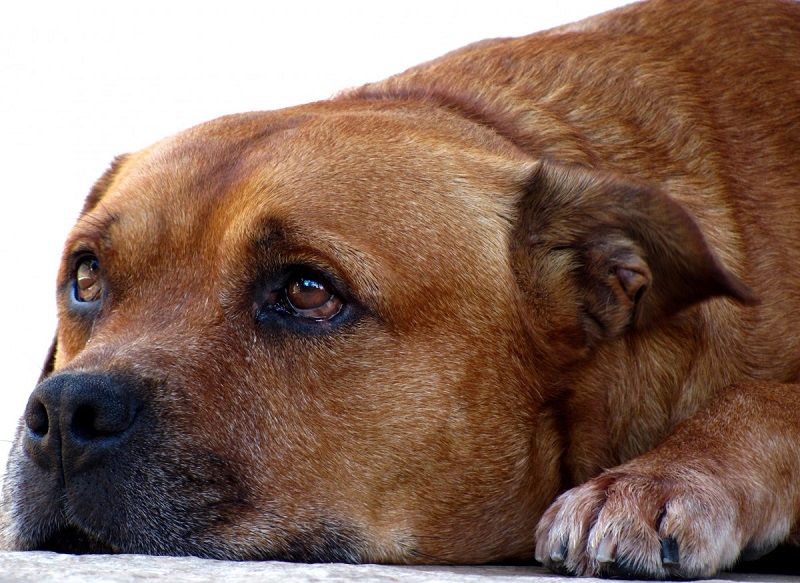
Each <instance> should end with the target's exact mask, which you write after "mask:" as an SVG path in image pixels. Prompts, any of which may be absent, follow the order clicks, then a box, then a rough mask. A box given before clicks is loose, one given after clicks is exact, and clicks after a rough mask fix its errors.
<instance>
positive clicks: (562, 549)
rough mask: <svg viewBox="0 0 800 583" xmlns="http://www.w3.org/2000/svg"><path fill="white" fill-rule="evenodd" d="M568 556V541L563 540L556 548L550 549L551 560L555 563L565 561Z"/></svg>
mask: <svg viewBox="0 0 800 583" xmlns="http://www.w3.org/2000/svg"><path fill="white" fill-rule="evenodd" d="M566 558H567V543H566V542H564V541H561V544H560V545H558V547H556V548H555V549H553V550H552V551H550V560H551V561H552V562H554V563H563V562H564V561H565V560H566Z"/></svg>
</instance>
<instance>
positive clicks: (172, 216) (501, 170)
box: [81, 108, 517, 265]
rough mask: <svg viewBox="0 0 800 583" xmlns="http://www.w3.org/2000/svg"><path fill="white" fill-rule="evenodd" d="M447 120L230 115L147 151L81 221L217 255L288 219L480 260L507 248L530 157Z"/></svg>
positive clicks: (321, 240) (288, 225) (354, 237)
mask: <svg viewBox="0 0 800 583" xmlns="http://www.w3.org/2000/svg"><path fill="white" fill-rule="evenodd" d="M440 118H442V119H440ZM444 118H446V114H442V113H439V112H436V111H426V112H424V115H422V116H421V115H420V112H418V111H407V110H404V109H402V108H395V109H391V110H382V111H381V110H379V111H372V110H363V109H356V110H354V111H345V112H326V111H322V112H310V113H309V112H304V111H303V110H298V111H296V112H292V113H290V114H283V115H276V114H246V115H241V116H233V117H229V118H222V119H220V120H216V121H214V122H209V123H207V124H203V125H201V126H198V127H196V128H193V129H191V130H188V131H186V132H184V133H182V134H179V135H178V136H175V137H173V138H169V139H167V140H165V141H163V142H161V143H159V144H156V145H155V146H153V147H152V148H150V149H148V150H145V151H143V152H141V153H139V154H136V155H134V156H133V157H132V159H130V160H129V161H127V162H126V163H124V164H123V165H122V167H121V168H120V170H119V172H118V174H117V176H116V177H115V178H114V179H113V183H112V185H111V187H110V188H109V189H108V192H107V193H106V194H105V195H104V196H103V197H102V199H101V200H100V201H99V203H98V204H96V205H95V206H94V208H91V209H88V210H89V213H88V215H87V216H86V217H84V220H83V221H81V223H83V224H84V225H85V226H86V227H87V228H89V229H91V228H93V227H92V225H97V224H102V223H103V222H107V223H108V224H109V233H110V235H109V236H110V237H111V238H113V239H115V240H116V241H117V242H116V246H117V247H118V248H119V245H139V246H141V245H144V244H145V243H143V242H147V243H146V244H147V245H149V246H150V247H153V246H154V245H156V246H157V247H158V249H159V250H160V252H164V251H169V252H170V253H172V254H175V255H177V254H181V253H183V254H185V253H186V252H187V241H191V242H192V244H191V247H192V248H191V249H190V251H191V253H192V254H194V255H206V254H212V255H215V254H217V253H219V250H220V249H221V248H227V247H229V246H235V245H238V244H244V243H245V242H246V241H248V240H252V239H253V238H254V237H262V238H263V237H264V236H265V231H268V230H269V229H272V228H278V227H276V226H280V229H281V230H282V231H283V232H284V233H287V232H288V236H294V237H295V238H305V239H307V240H308V241H307V242H308V244H309V245H310V246H314V245H317V246H326V245H327V246H328V247H332V246H333V244H334V242H336V241H339V242H340V244H341V245H343V246H347V247H348V248H350V249H352V250H355V251H357V254H360V255H362V256H365V257H367V256H369V257H374V258H380V257H384V258H388V259H391V260H392V262H393V263H395V264H397V263H398V261H400V260H401V259H402V258H403V257H406V258H407V260H408V262H409V263H410V264H415V265H416V264H419V263H420V262H426V261H429V262H430V261H436V257H437V256H439V257H440V256H441V255H442V254H446V255H449V256H450V259H451V260H454V259H457V258H458V256H459V255H460V253H461V252H460V249H462V248H463V249H464V252H468V253H469V254H473V255H474V247H475V245H474V243H473V242H474V241H475V240H480V241H481V246H482V247H484V248H486V249H487V250H488V251H489V252H492V251H494V252H495V254H496V253H498V252H501V250H500V246H501V245H502V242H501V240H500V238H499V235H501V234H502V232H503V231H504V229H505V227H506V225H505V222H504V220H503V218H502V217H503V216H508V209H509V206H510V204H511V202H510V198H511V197H510V196H508V195H509V193H510V192H511V191H512V190H513V189H514V188H516V184H512V183H513V178H512V173H511V172H509V168H510V167H511V166H513V165H514V164H516V162H517V161H515V160H511V159H510V157H509V156H507V155H506V153H505V152H498V151H492V150H491V149H489V148H487V147H486V144H485V141H486V139H487V138H486V136H482V135H477V136H476V135H473V132H474V131H475V130H473V129H472V128H461V127H459V126H458V125H456V126H454V127H451V125H450V124H449V123H445V122H449V120H448V119H444ZM481 140H483V142H482V141H481ZM315 239H316V240H315ZM123 241H124V242H125V243H122V242H123ZM492 247H496V249H494V250H492ZM120 251H123V250H121V249H120ZM123 252H127V253H131V254H139V255H141V253H142V251H141V250H137V249H133V248H131V249H128V250H124V251H123ZM332 253H336V251H335V250H332ZM343 253H344V252H343ZM345 254H346V253H345ZM351 255H352V253H351ZM465 261H469V259H465Z"/></svg>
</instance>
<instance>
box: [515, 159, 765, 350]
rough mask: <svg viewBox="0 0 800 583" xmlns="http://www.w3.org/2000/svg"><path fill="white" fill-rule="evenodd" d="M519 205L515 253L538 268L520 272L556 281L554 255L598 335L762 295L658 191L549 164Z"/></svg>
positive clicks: (606, 336)
mask: <svg viewBox="0 0 800 583" xmlns="http://www.w3.org/2000/svg"><path fill="white" fill-rule="evenodd" d="M518 211H519V213H518V217H519V218H518V223H517V225H516V230H515V233H514V236H513V244H512V245H513V247H514V249H513V251H514V256H515V257H516V258H518V259H517V260H522V261H529V262H530V261H533V262H536V263H537V265H538V267H536V268H532V267H531V266H530V265H529V266H528V267H524V266H523V267H520V268H519V269H518V271H519V272H520V273H522V274H528V279H530V278H536V277H537V274H543V273H549V274H551V275H549V276H548V277H549V279H550V280H551V281H552V280H553V277H552V272H553V271H554V268H552V265H554V262H555V261H557V262H558V263H559V265H561V266H562V267H561V270H562V271H565V270H568V271H569V273H568V274H567V276H568V277H569V278H570V284H569V285H570V286H572V287H574V288H577V292H576V293H575V298H576V301H577V303H578V305H576V306H575V308H574V309H575V310H577V311H579V313H580V314H582V317H583V318H584V319H585V323H584V328H585V329H586V332H587V333H588V334H589V336H590V337H595V338H597V339H610V338H613V337H616V336H619V335H620V334H622V333H623V332H624V331H625V330H627V329H630V328H636V327H642V326H647V325H650V324H653V323H654V322H657V321H659V320H661V319H663V318H665V317H669V316H670V315H672V314H674V313H676V312H678V311H680V310H682V309H684V308H686V307H688V306H690V305H693V304H696V303H698V302H701V301H704V300H707V299H709V298H711V297H715V296H727V297H730V298H733V299H734V300H736V301H738V302H740V303H743V304H750V303H753V302H755V301H756V296H755V294H754V293H753V292H752V291H751V290H750V288H748V287H747V286H746V285H745V284H744V283H742V281H741V280H739V278H738V277H737V276H736V275H734V274H733V273H732V272H731V271H730V270H728V269H727V268H726V267H725V266H724V265H723V264H722V262H721V261H720V259H719V258H718V257H717V255H716V253H715V252H714V251H713V250H712V249H711V247H710V246H709V244H708V242H707V240H706V238H705V237H704V235H703V233H702V231H701V229H700V227H699V225H698V224H697V222H696V221H695V220H694V219H693V218H692V216H691V215H690V214H689V213H688V212H687V211H686V210H685V209H684V208H683V207H682V206H681V205H680V204H679V203H677V202H676V201H675V200H674V199H672V198H671V197H670V196H668V195H667V194H666V193H664V192H662V191H660V190H658V189H656V188H652V187H648V186H643V185H638V184H633V183H630V182H628V181H625V180H622V179H619V178H615V177H612V176H608V175H604V174H602V173H599V172H595V171H592V170H589V169H585V168H579V167H565V166H560V165H557V164H553V163H550V162H547V161H543V162H540V163H538V164H537V166H536V167H535V170H534V172H533V174H532V176H531V178H530V181H529V183H528V190H527V192H526V193H525V195H524V196H523V197H522V198H521V199H520V202H519V208H518ZM548 264H549V265H551V268H550V269H547V268H545V267H543V266H546V265H548ZM525 285H526V287H528V288H532V287H533V288H536V287H537V286H542V285H544V286H547V285H549V284H548V283H547V282H546V281H544V280H542V281H540V282H538V283H537V282H536V281H527V282H525ZM561 288H562V289H563V288H564V284H563V283H562V284H561ZM547 295H548V294H547V292H546V291H545V290H542V291H540V292H539V296H540V297H547Z"/></svg>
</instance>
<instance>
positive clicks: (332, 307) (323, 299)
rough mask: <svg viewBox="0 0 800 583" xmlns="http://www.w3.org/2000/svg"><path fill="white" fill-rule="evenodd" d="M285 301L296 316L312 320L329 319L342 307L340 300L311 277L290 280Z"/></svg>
mask: <svg viewBox="0 0 800 583" xmlns="http://www.w3.org/2000/svg"><path fill="white" fill-rule="evenodd" d="M286 301H287V302H288V304H289V306H290V307H291V309H292V311H294V312H295V313H296V314H297V315H298V316H302V317H304V318H311V319H313V320H330V319H331V318H333V317H334V316H335V315H336V314H338V313H339V312H340V311H341V309H342V300H340V299H339V298H338V297H337V296H336V295H335V294H334V293H333V292H331V291H330V290H329V289H328V288H327V287H326V286H325V284H323V283H321V282H319V281H317V280H316V279H314V278H312V277H297V278H295V279H292V280H290V281H289V284H288V285H287V286H286Z"/></svg>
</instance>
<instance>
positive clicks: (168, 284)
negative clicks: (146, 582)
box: [1, 0, 800, 577]
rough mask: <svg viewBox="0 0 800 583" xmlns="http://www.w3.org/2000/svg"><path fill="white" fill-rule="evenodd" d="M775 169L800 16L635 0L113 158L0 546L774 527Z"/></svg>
mask: <svg viewBox="0 0 800 583" xmlns="http://www.w3.org/2000/svg"><path fill="white" fill-rule="evenodd" d="M798 151H800V6H798V4H797V3H794V2H788V1H781V0H769V1H767V0H759V1H754V0H738V1H737V2H735V3H732V2H728V1H727V0H706V1H703V2H693V1H692V2H690V1H666V0H654V1H651V2H646V3H642V4H635V5H632V6H629V7H625V8H622V9H620V10H617V11H614V12H611V13H608V14H605V15H600V16H598V17H595V18H593V19H590V20H587V21H584V22H581V23H577V24H574V25H570V26H566V27H562V28H559V29H555V30H552V31H548V32H545V33H540V34H537V35H533V36H530V37H525V38H520V39H510V40H496V41H486V42H482V43H478V44H476V45H473V46H470V47H466V48H464V49H461V50H458V51H456V52H454V53H452V54H450V55H447V56H445V57H443V58H441V59H438V60H435V61H432V62H430V63H426V64H423V65H421V66H419V67H416V68H414V69H411V70H409V71H406V72H405V73H402V74H400V75H397V76H395V77H392V78H390V79H387V80H385V81H383V82H380V83H376V84H372V85H368V86H365V87H361V88H358V89H353V90H349V91H345V92H343V93H342V94H340V95H338V96H337V97H336V98H334V99H332V100H329V101H325V102H319V103H314V104H309V105H305V106H300V107H297V108H292V109H287V110H283V111H277V112H267V113H250V114H243V115H236V116H229V117H225V118H221V119H218V120H215V121H212V122H208V123H206V124H203V125H200V126H198V127H195V128H192V129H190V130H187V131H186V132H183V133H181V134H179V135H177V136H175V137H172V138H168V139H166V140H164V141H162V142H159V143H158V144H155V145H154V146H152V147H150V148H148V149H146V150H144V151H142V152H139V153H136V154H132V155H126V156H124V157H120V158H118V159H117V160H116V161H115V163H114V165H113V167H112V169H111V170H110V171H109V172H108V173H107V174H106V175H105V176H104V177H103V178H102V179H101V180H100V181H99V182H98V183H97V184H96V186H95V188H94V189H93V190H92V193H91V194H90V196H89V198H88V199H87V202H86V205H85V207H84V211H83V214H82V216H81V218H80V219H79V221H78V223H77V225H76V226H75V228H74V230H73V232H72V233H71V234H70V236H69V238H68V240H67V243H66V246H65V251H64V259H63V262H62V267H61V270H60V272H59V276H58V289H59V294H58V301H59V328H58V333H57V341H56V344H55V345H54V348H53V350H54V352H53V358H49V359H48V364H47V367H46V370H45V372H44V374H43V375H42V379H41V383H40V384H39V386H38V387H37V389H36V391H35V392H34V394H33V395H32V397H31V401H30V402H29V405H28V408H27V410H26V413H25V416H24V417H23V421H22V422H21V424H20V428H19V432H18V435H17V439H16V442H15V445H14V449H13V451H12V455H11V458H10V463H9V470H8V474H7V480H6V482H5V488H4V495H3V502H2V515H3V516H4V521H5V525H4V527H3V530H2V539H1V540H2V541H3V542H4V544H5V546H7V547H9V548H15V549H40V548H46V549H54V550H62V551H64V550H65V551H72V552H140V553H157V554H177V555H181V554H193V555H200V556H208V557H218V558H232V559H269V558H278V559H288V560H311V561H316V560H320V561H327V560H334V561H354V562H358V561H377V562H397V563H431V562H458V563H481V562H491V561H503V560H530V559H533V558H534V557H535V558H537V559H538V560H540V561H542V562H543V563H544V564H545V565H546V566H548V567H550V568H552V569H554V570H556V571H559V572H563V573H571V574H578V575H599V576H615V575H625V576H637V577H702V576H709V575H712V574H713V573H715V572H717V571H718V570H720V569H725V568H728V567H730V566H731V565H733V564H734V563H736V561H737V560H739V559H740V558H748V557H752V556H754V555H756V554H760V553H762V552H765V551H768V550H770V549H772V548H773V547H775V546H776V545H777V544H779V543H789V544H795V543H797V542H798V540H800V539H798V534H799V533H798V524H799V522H798V521H799V520H800V441H798V439H797V436H798V435H800V415H798V414H797V411H798V410H800V385H798V383H800V334H798V333H797V330H798V329H800V270H798V268H797V265H798V264H800V196H798V194H799V193H800V163H798V155H797V152H798ZM87 258H88V259H87ZM91 260H96V261H97V263H96V264H91V265H92V266H93V269H94V268H96V270H97V271H96V273H99V275H98V276H97V278H98V279H95V280H91V281H94V282H99V283H97V285H99V286H101V289H102V294H101V298H100V299H92V298H89V300H91V301H88V300H86V299H81V297H80V292H79V291H76V289H77V288H76V285H77V284H76V277H80V276H76V274H79V273H84V272H85V270H86V269H87V265H90V263H86V262H87V261H90V262H91ZM82 270H83V271H82ZM302 278H306V279H305V280H303V279H302ZM309 280H311V281H312V283H316V284H319V285H321V286H323V287H324V289H325V290H327V292H329V293H330V294H331V298H332V299H330V301H331V302H333V304H331V305H334V306H338V305H341V306H342V307H341V309H340V311H339V312H337V313H336V314H334V315H333V316H330V317H328V316H326V317H325V318H316V319H315V318H309V317H307V316H304V315H303V314H301V313H299V312H298V311H297V309H296V308H297V306H295V305H294V304H291V305H290V304H289V303H287V297H288V295H287V294H289V293H290V292H289V291H287V290H288V289H289V288H290V287H291V286H292V285H294V284H296V283H297V282H298V281H306V282H308V281H309ZM336 302H339V304H337V303H336ZM326 305H328V304H326ZM87 411H89V412H90V414H88V417H87V413H86V412H87Z"/></svg>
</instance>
